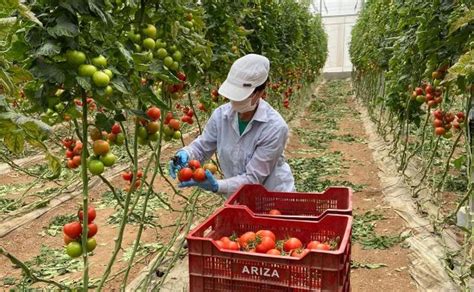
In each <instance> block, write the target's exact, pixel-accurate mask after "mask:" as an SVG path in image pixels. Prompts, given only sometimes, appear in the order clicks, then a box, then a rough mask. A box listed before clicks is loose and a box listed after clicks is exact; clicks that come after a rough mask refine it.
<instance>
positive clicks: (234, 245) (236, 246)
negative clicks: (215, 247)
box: [224, 241, 240, 250]
mask: <svg viewBox="0 0 474 292" xmlns="http://www.w3.org/2000/svg"><path fill="white" fill-rule="evenodd" d="M224 248H225V249H230V250H239V249H240V246H239V244H238V243H237V242H235V241H229V242H228V243H226V244H225V247H224Z"/></svg>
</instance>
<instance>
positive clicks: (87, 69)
mask: <svg viewBox="0 0 474 292" xmlns="http://www.w3.org/2000/svg"><path fill="white" fill-rule="evenodd" d="M77 71H78V73H79V76H83V77H90V76H92V75H94V73H95V72H97V68H96V67H95V66H94V65H89V64H82V65H81V66H79V69H78V70H77Z"/></svg>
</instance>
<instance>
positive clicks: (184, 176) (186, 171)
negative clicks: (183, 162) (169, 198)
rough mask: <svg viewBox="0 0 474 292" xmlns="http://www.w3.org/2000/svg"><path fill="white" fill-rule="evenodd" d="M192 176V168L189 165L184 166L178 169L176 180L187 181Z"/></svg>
mask: <svg viewBox="0 0 474 292" xmlns="http://www.w3.org/2000/svg"><path fill="white" fill-rule="evenodd" d="M192 177H193V170H192V169H191V168H189V167H185V168H182V169H180V170H179V172H178V180H179V181H188V180H190V179H191V178H192Z"/></svg>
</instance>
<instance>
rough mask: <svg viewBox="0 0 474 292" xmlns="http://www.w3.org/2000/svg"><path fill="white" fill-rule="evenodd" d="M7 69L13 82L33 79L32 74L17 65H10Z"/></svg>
mask: <svg viewBox="0 0 474 292" xmlns="http://www.w3.org/2000/svg"><path fill="white" fill-rule="evenodd" d="M9 71H10V72H11V73H12V76H11V77H12V79H13V82H14V83H17V84H18V83H22V82H27V81H30V80H32V79H33V75H31V73H30V71H28V70H26V69H23V68H21V67H18V66H12V67H11V68H10V69H9Z"/></svg>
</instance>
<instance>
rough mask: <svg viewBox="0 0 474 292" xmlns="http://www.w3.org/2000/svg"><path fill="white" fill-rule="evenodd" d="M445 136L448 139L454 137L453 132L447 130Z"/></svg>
mask: <svg viewBox="0 0 474 292" xmlns="http://www.w3.org/2000/svg"><path fill="white" fill-rule="evenodd" d="M443 137H444V138H446V139H451V137H453V132H451V131H446V133H444V135H443Z"/></svg>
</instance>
